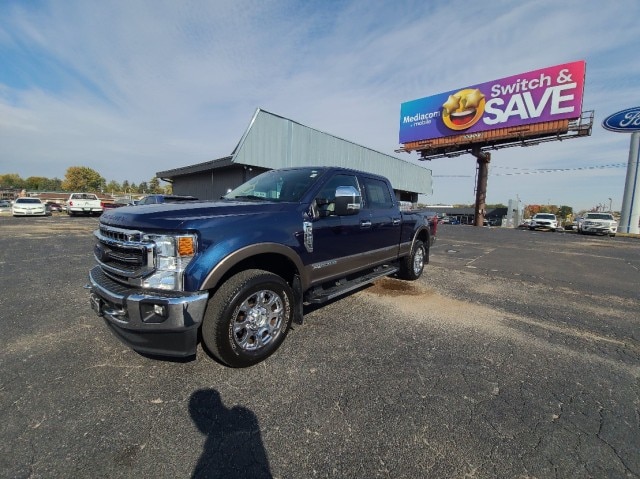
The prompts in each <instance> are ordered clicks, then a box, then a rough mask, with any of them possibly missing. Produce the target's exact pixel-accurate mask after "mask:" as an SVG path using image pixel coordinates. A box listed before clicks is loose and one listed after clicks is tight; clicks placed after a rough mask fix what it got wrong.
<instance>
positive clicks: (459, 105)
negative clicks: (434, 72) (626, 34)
mask: <svg viewBox="0 0 640 479" xmlns="http://www.w3.org/2000/svg"><path fill="white" fill-rule="evenodd" d="M585 69H586V64H585V62H584V61H576V62H572V63H565V64H562V65H556V66H553V67H547V68H542V69H539V70H533V71H530V72H527V73H521V74H519V75H513V76H510V77H506V78H501V79H499V80H494V81H490V82H486V83H481V84H477V85H472V86H469V87H465V88H459V89H456V90H452V91H449V92H445V93H440V94H438V95H433V96H428V97H425V98H420V99H418V100H412V101H409V102H405V103H402V105H401V108H400V143H409V142H413V141H421V140H432V139H436V138H443V137H447V136H453V135H459V134H467V133H469V134H470V133H477V132H483V131H489V130H495V129H498V128H505V127H514V126H519V125H530V124H534V123H542V122H547V121H554V120H564V119H574V118H579V117H580V114H581V112H582V96H583V91H584V76H585Z"/></svg>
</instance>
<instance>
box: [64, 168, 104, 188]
mask: <svg viewBox="0 0 640 479" xmlns="http://www.w3.org/2000/svg"><path fill="white" fill-rule="evenodd" d="M105 184H106V181H105V179H104V178H103V177H102V176H100V173H98V172H97V171H95V170H92V169H91V168H88V167H86V166H70V167H69V168H67V172H66V174H65V175H64V181H63V182H62V188H63V189H64V190H66V191H99V190H101V189H103V188H104V186H105Z"/></svg>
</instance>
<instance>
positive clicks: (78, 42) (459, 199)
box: [0, 0, 640, 210]
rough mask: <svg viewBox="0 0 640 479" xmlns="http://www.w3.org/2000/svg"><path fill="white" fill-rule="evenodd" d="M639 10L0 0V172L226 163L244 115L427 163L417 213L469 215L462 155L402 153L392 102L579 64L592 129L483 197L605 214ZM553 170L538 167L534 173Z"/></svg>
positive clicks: (506, 155) (494, 175) (636, 70)
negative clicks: (441, 207)
mask: <svg viewBox="0 0 640 479" xmlns="http://www.w3.org/2000/svg"><path fill="white" fill-rule="evenodd" d="M638 18H640V1H638V0H610V1H607V2H602V1H601V0H580V1H573V0H566V1H562V2H558V1H557V0H532V1H528V0H521V1H517V0H513V1H507V0H492V1H490V2H478V1H458V0H445V1H439V0H432V1H425V0H418V1H413V0H388V1H385V0H379V1H369V0H352V1H348V0H345V1H337V0H324V1H317V2H316V1H299V0H298V1H294V0H276V1H271V0H228V1H222V0H212V1H205V0H202V1H189V0H179V1H175V0H147V1H143V0H123V1H119V0H102V1H87V0H52V1H45V0H0V174H7V173H16V174H18V175H20V176H21V177H22V178H24V179H26V178H27V177H29V176H45V177H48V178H55V177H57V178H61V179H63V178H64V175H65V172H66V170H67V168H68V167H70V166H87V167H90V168H92V169H94V170H96V171H98V172H99V173H100V174H101V175H102V176H103V177H104V178H105V179H106V180H107V182H108V181H110V180H115V181H118V182H122V181H123V180H128V181H130V182H135V183H139V182H141V181H149V180H150V179H151V178H152V177H154V176H155V173H156V172H158V171H163V170H168V169H173V168H178V167H182V166H188V165H192V164H196V163H201V162H205V161H210V160H213V159H217V158H221V157H224V156H227V155H229V154H230V153H231V152H232V150H233V149H234V147H235V146H236V144H237V143H238V141H239V140H240V138H241V136H242V134H243V133H244V131H245V130H246V128H247V127H248V125H249V122H250V120H251V118H252V116H253V114H254V112H255V110H256V109H257V108H262V109H264V110H267V111H269V112H271V113H274V114H276V115H280V116H284V117H286V118H290V119H292V120H294V121H296V122H298V123H301V124H303V125H306V126H309V127H312V128H315V129H317V130H320V131H324V132H326V133H329V134H332V135H335V136H338V137H340V138H344V139H346V140H349V141H352V142H354V143H357V144H360V145H363V146H366V147H368V148H372V149H374V150H377V151H380V152H383V153H387V154H390V155H393V156H396V157H398V158H400V159H403V160H406V161H411V162H413V163H416V164H419V165H421V166H424V167H426V168H429V169H431V171H432V174H433V194H432V195H429V196H426V197H421V201H424V202H426V203H429V204H461V203H462V204H472V203H473V202H474V201H475V193H474V189H475V181H476V180H475V173H476V172H475V170H476V160H475V158H474V157H473V156H471V155H463V156H459V157H455V158H442V159H434V160H431V161H420V160H419V159H418V154H417V153H395V150H397V149H398V148H399V147H400V144H399V137H398V135H399V128H400V105H401V104H402V103H403V102H408V101H411V100H414V99H418V98H423V97H428V96H431V95H435V94H439V93H442V92H446V91H449V90H454V89H456V88H463V87H466V86H468V85H474V84H479V83H484V82H489V81H492V80H495V79H500V78H504V77H509V76H512V75H517V74H520V73H524V72H528V71H531V70H537V69H541V68H546V67H549V66H554V65H559V64H563V63H568V62H573V61H578V60H584V61H586V78H585V91H584V100H583V107H582V108H583V111H586V110H593V111H594V113H595V121H594V128H593V132H592V135H591V136H589V137H584V138H580V139H571V140H568V141H562V142H559V141H554V142H550V143H546V144H542V145H539V146H535V147H529V148H522V147H517V148H506V149H501V150H497V151H494V152H493V153H492V158H491V163H490V168H489V179H488V187H487V188H488V189H487V203H490V204H491V203H504V204H506V203H507V202H508V201H509V199H514V200H515V199H518V200H520V201H521V202H522V204H523V205H527V204H555V205H568V206H571V207H573V208H574V210H581V209H589V208H592V207H594V206H597V205H606V206H607V207H608V206H609V204H610V203H611V205H612V207H613V209H614V210H620V208H621V203H622V196H623V193H624V186H625V176H626V165H627V162H628V156H629V143H630V136H629V134H628V133H626V134H625V133H613V132H610V131H606V130H604V129H603V128H602V126H601V123H602V121H603V120H604V118H606V117H607V116H609V115H610V114H612V113H615V112H617V111H620V110H623V109H626V108H631V107H635V106H638V104H640V100H639V98H638V97H639V93H640V22H638ZM549 170H554V171H549Z"/></svg>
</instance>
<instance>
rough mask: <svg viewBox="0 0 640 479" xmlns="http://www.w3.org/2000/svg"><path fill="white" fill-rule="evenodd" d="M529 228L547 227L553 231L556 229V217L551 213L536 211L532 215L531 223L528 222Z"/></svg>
mask: <svg viewBox="0 0 640 479" xmlns="http://www.w3.org/2000/svg"><path fill="white" fill-rule="evenodd" d="M529 229H530V230H536V229H547V230H551V231H555V230H557V229H558V219H557V218H556V215H554V214H553V213H538V214H535V215H533V218H531V223H529Z"/></svg>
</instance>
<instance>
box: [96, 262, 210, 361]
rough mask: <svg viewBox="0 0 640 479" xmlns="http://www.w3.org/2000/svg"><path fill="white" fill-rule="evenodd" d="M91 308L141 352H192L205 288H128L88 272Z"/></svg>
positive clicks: (204, 302) (181, 354)
mask: <svg viewBox="0 0 640 479" xmlns="http://www.w3.org/2000/svg"><path fill="white" fill-rule="evenodd" d="M89 281H90V289H91V293H90V303H91V308H92V309H93V310H94V311H95V312H96V314H97V315H98V316H101V317H102V318H104V320H105V323H106V324H107V326H108V327H109V329H111V331H112V332H113V333H114V334H115V335H116V336H117V337H118V338H119V339H120V340H121V341H122V342H124V343H125V344H127V345H128V346H129V347H131V348H132V349H134V350H136V351H139V352H141V353H147V354H156V355H160V356H173V357H188V356H193V355H195V353H196V346H197V344H198V328H199V327H200V324H202V319H203V317H204V312H205V309H206V306H207V300H208V299H209V294H208V293H207V292H197V293H186V292H157V291H145V290H141V289H137V288H130V287H127V286H125V285H122V284H120V283H117V282H115V281H113V280H112V279H110V278H109V277H107V276H106V275H105V274H104V273H103V271H102V270H101V269H100V267H99V266H96V267H94V268H93V269H92V270H91V271H90V272H89Z"/></svg>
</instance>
